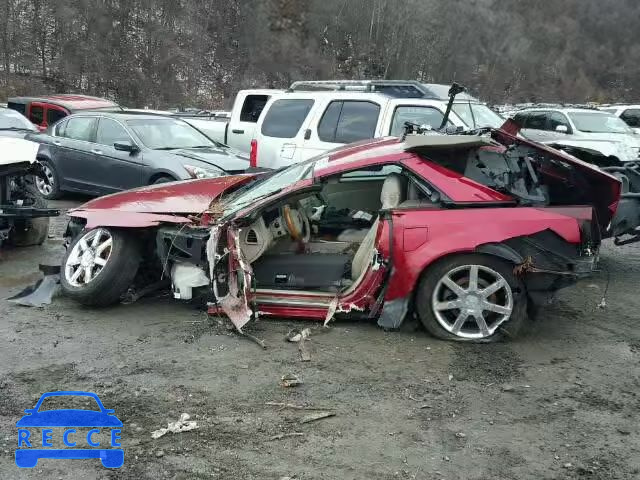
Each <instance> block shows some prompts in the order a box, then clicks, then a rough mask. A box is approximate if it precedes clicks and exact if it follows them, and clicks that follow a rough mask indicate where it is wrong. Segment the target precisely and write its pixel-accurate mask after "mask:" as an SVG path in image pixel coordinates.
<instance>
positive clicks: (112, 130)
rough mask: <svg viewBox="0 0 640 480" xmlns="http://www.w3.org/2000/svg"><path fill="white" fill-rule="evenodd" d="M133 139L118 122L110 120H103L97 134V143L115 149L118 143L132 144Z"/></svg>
mask: <svg viewBox="0 0 640 480" xmlns="http://www.w3.org/2000/svg"><path fill="white" fill-rule="evenodd" d="M130 141H131V137H130V136H129V134H128V133H127V131H126V130H125V129H124V128H123V127H122V125H120V124H119V123H118V122H116V121H114V120H111V119H110V118H101V119H100V123H99V124H98V132H97V134H96V143H99V144H100V145H107V146H110V147H113V144H114V143H116V142H130Z"/></svg>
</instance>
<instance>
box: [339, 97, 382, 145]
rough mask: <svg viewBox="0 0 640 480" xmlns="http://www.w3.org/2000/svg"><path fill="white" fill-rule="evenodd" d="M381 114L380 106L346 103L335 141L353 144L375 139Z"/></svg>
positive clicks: (366, 103) (367, 103)
mask: <svg viewBox="0 0 640 480" xmlns="http://www.w3.org/2000/svg"><path fill="white" fill-rule="evenodd" d="M379 114H380V105H376V104H375V103H369V102H344V105H343V106H342V112H341V113H340V119H339V120H338V128H336V138H335V140H334V141H335V142H336V143H351V142H357V141H359V140H366V139H368V138H373V137H374V135H375V133H376V125H377V124H378V115H379Z"/></svg>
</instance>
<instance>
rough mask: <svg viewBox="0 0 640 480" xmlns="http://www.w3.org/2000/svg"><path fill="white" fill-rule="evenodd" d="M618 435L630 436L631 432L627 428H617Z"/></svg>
mask: <svg viewBox="0 0 640 480" xmlns="http://www.w3.org/2000/svg"><path fill="white" fill-rule="evenodd" d="M618 433H621V434H622V435H630V434H631V430H630V429H629V428H627V427H619V428H618Z"/></svg>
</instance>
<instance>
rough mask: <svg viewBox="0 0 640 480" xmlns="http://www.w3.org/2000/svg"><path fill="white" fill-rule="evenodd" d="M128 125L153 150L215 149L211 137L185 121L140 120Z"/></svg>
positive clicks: (167, 119) (130, 122) (132, 121)
mask: <svg viewBox="0 0 640 480" xmlns="http://www.w3.org/2000/svg"><path fill="white" fill-rule="evenodd" d="M127 124H128V125H129V127H130V128H131V130H133V131H134V132H135V134H136V135H137V136H138V138H140V141H142V143H143V144H144V145H145V146H146V147H147V148H150V149H152V150H176V149H179V148H198V147H215V146H216V144H215V143H214V142H212V141H211V140H210V139H209V137H207V136H206V135H204V134H202V133H200V132H199V131H198V130H197V129H195V128H193V127H192V126H191V125H189V124H188V123H187V122H185V121H183V120H174V119H172V118H144V119H142V118H140V119H136V120H128V121H127Z"/></svg>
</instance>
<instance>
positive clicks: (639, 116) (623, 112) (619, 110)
mask: <svg viewBox="0 0 640 480" xmlns="http://www.w3.org/2000/svg"><path fill="white" fill-rule="evenodd" d="M600 110H602V111H603V112H608V113H611V114H613V115H615V116H616V117H619V118H620V119H621V120H622V121H624V123H626V124H627V125H629V126H630V127H631V128H633V130H634V131H635V132H636V133H638V134H640V105H607V106H603V107H600Z"/></svg>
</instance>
